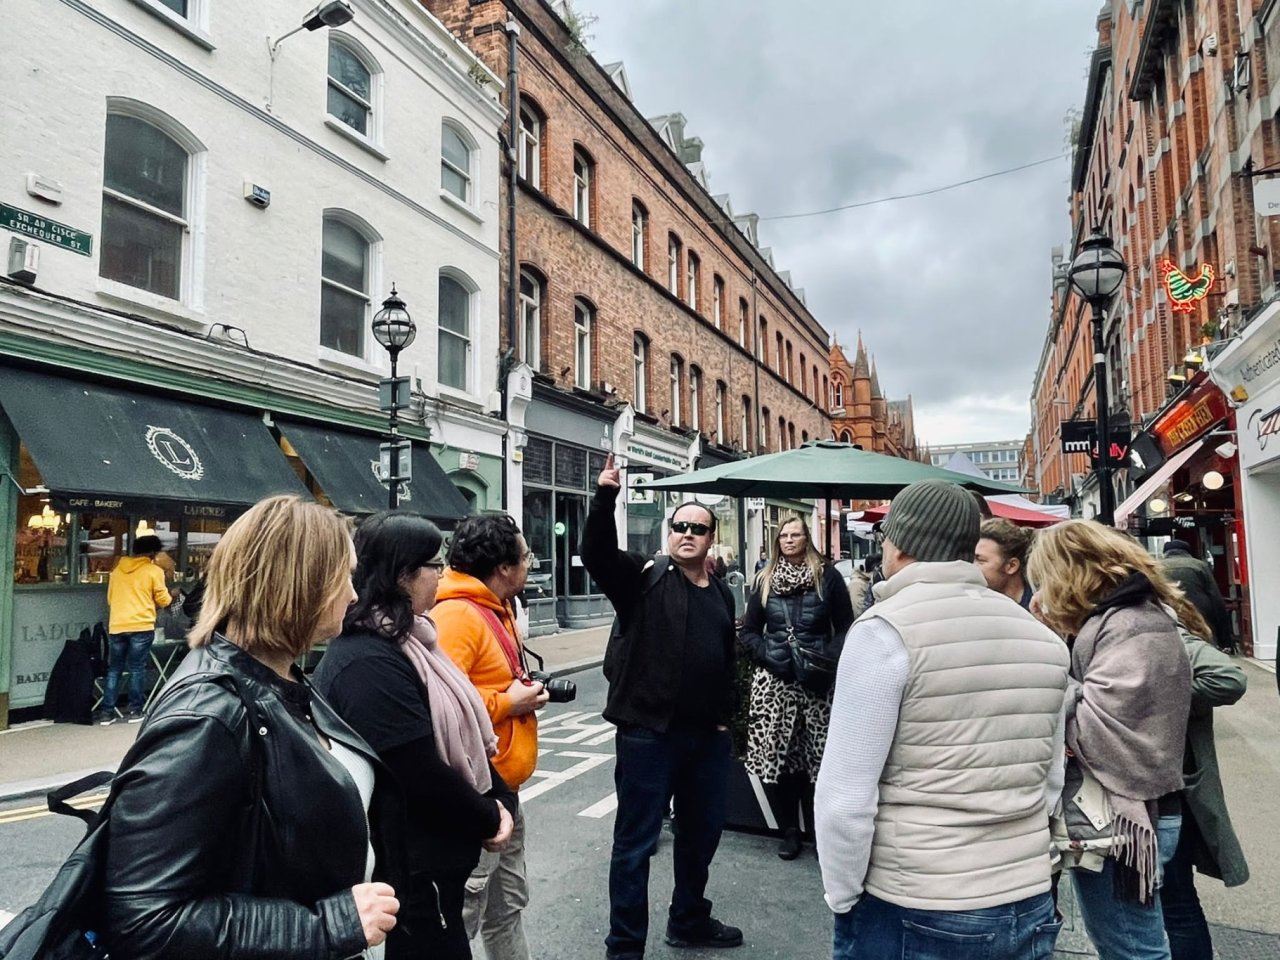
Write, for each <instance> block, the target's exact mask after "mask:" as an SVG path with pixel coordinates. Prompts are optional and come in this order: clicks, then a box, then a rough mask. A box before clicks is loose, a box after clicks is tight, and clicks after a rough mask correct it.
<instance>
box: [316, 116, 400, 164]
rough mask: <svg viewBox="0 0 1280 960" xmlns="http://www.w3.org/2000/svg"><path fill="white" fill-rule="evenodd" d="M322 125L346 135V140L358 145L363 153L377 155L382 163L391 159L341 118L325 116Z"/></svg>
mask: <svg viewBox="0 0 1280 960" xmlns="http://www.w3.org/2000/svg"><path fill="white" fill-rule="evenodd" d="M324 125H325V126H326V127H328V128H329V129H330V130H332V131H333V132H334V133H338V134H341V135H342V136H344V137H346V138H347V139H348V140H350V141H351V142H352V143H354V144H355V145H356V146H357V147H359V148H360V149H361V150H363V151H364V152H365V153H367V154H369V155H370V156H374V157H377V158H378V159H379V160H381V161H382V162H383V163H386V162H387V161H388V160H390V159H391V157H389V156H388V155H387V154H385V153H383V152H382V151H381V150H379V149H378V148H377V147H375V146H374V145H373V141H372V140H370V139H369V138H368V137H366V136H365V135H364V134H362V133H361V132H360V131H359V130H352V129H351V128H350V127H348V126H347V125H346V124H345V123H343V122H342V121H341V120H338V119H336V118H335V117H325V118H324Z"/></svg>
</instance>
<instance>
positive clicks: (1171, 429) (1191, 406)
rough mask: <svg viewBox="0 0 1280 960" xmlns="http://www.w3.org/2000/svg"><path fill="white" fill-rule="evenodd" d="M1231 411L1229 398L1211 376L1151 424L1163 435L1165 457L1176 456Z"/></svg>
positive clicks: (1159, 434)
mask: <svg viewBox="0 0 1280 960" xmlns="http://www.w3.org/2000/svg"><path fill="white" fill-rule="evenodd" d="M1228 412H1229V408H1228V406H1227V398H1226V397H1225V396H1223V395H1222V391H1221V390H1219V389H1218V388H1217V387H1216V386H1215V385H1214V384H1213V382H1212V381H1211V380H1208V379H1205V380H1202V381H1201V382H1200V384H1199V385H1198V386H1197V387H1196V388H1195V389H1193V390H1192V391H1191V392H1190V393H1189V394H1187V396H1185V397H1183V398H1182V399H1181V400H1179V401H1178V402H1177V403H1175V404H1174V405H1173V406H1172V407H1170V408H1169V409H1168V410H1166V411H1165V412H1164V413H1162V414H1161V415H1160V418H1159V419H1158V420H1156V422H1155V423H1153V424H1152V425H1151V432H1152V433H1153V434H1155V435H1156V436H1157V437H1159V438H1160V446H1161V447H1162V448H1163V449H1164V455H1165V456H1166V457H1170V456H1173V454H1174V453H1176V452H1177V451H1178V450H1181V449H1182V448H1183V447H1185V446H1186V445H1187V444H1188V443H1191V442H1192V441H1193V440H1195V439H1196V438H1197V437H1199V436H1200V435H1201V434H1203V433H1207V432H1208V431H1209V430H1210V429H1211V428H1212V427H1213V426H1215V425H1216V424H1217V423H1218V422H1219V421H1221V420H1224V419H1225V418H1226V416H1227V413H1228Z"/></svg>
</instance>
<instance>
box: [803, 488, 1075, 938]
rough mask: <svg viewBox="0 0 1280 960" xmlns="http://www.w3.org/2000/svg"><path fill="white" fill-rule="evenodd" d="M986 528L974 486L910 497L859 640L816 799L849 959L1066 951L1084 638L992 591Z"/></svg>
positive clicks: (892, 518)
mask: <svg viewBox="0 0 1280 960" xmlns="http://www.w3.org/2000/svg"><path fill="white" fill-rule="evenodd" d="M979 523H980V513H979V510H978V504H977V503H976V502H975V501H974V499H973V497H972V496H971V495H970V494H969V493H968V491H966V490H965V489H964V488H963V487H958V486H955V485H953V484H950V483H947V482H945V481H938V480H925V481H921V482H919V483H913V484H911V485H910V486H909V487H907V488H906V489H905V490H903V491H902V492H901V493H899V494H898V496H897V497H895V498H894V500H893V509H892V510H890V511H889V516H888V519H886V520H885V522H884V545H883V546H884V572H885V574H886V575H887V577H888V579H887V580H885V581H884V582H883V583H879V584H877V585H876V586H875V595H876V603H875V605H874V606H872V607H871V608H870V609H869V610H868V611H867V612H866V613H864V614H863V615H862V616H861V617H860V618H859V619H858V621H857V622H856V623H855V624H854V625H853V628H852V629H851V630H850V631H849V636H848V638H847V639H846V640H845V645H844V651H843V652H842V654H841V656H840V667H839V671H838V674H837V677H836V688H835V698H834V700H833V702H832V706H831V727H830V730H829V732H828V734H827V748H826V753H825V754H824V755H823V758H822V769H821V770H820V772H819V773H818V787H817V796H816V799H815V804H814V805H815V820H816V823H817V828H818V854H819V862H820V863H821V865H822V882H823V887H824V888H825V890H826V899H827V904H828V905H829V906H830V908H831V910H832V911H833V912H834V913H835V914H836V917H835V938H834V948H833V955H834V957H835V958H836V960H854V958H857V960H898V958H901V957H904V956H916V955H919V956H922V957H923V956H929V957H935V956H944V955H945V956H946V957H947V958H948V960H973V958H979V957H981V958H983V960H1027V958H1030V957H1046V958H1047V957H1049V956H1050V954H1051V953H1052V950H1053V943H1054V940H1055V939H1056V937H1057V932H1058V929H1059V926H1060V925H1059V924H1058V923H1056V922H1055V920H1054V908H1053V900H1052V898H1051V896H1050V894H1049V886H1050V862H1049V811H1050V809H1051V807H1052V804H1053V803H1054V802H1055V801H1056V799H1057V795H1058V793H1059V792H1060V786H1061V777H1060V776H1057V777H1056V778H1055V776H1054V772H1055V769H1060V767H1061V758H1062V736H1063V722H1062V706H1063V700H1064V694H1065V691H1066V686H1067V665H1068V655H1067V648H1066V645H1065V644H1064V643H1063V642H1062V641H1061V640H1060V639H1059V638H1058V637H1057V636H1056V635H1055V634H1054V632H1053V631H1052V630H1050V629H1049V628H1048V627H1046V626H1044V625H1043V624H1041V623H1039V622H1037V621H1036V619H1035V618H1034V617H1033V616H1032V615H1031V614H1030V613H1028V612H1027V611H1026V610H1023V609H1022V608H1021V607H1019V606H1018V605H1017V604H1014V603H1010V602H1009V599H1008V598H1007V597H1004V596H1001V595H1000V594H997V593H996V592H995V591H993V590H991V589H990V588H988V587H987V584H986V581H985V580H984V579H983V576H982V573H981V571H979V570H978V568H977V567H976V566H974V564H973V555H974V548H975V547H976V546H977V543H978V534H979ZM1055 779H1056V782H1055Z"/></svg>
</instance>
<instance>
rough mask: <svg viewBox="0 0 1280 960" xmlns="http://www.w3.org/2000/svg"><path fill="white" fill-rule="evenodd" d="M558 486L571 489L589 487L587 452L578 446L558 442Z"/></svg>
mask: <svg viewBox="0 0 1280 960" xmlns="http://www.w3.org/2000/svg"><path fill="white" fill-rule="evenodd" d="M556 486H557V487H568V488H569V489H571V490H585V489H587V452H586V451H585V450H580V449H578V448H577V447H570V446H565V445H564V444H556Z"/></svg>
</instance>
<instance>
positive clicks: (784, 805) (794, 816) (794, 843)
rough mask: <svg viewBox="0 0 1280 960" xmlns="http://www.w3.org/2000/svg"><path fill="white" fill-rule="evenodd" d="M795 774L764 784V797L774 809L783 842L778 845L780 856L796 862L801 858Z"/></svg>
mask: <svg viewBox="0 0 1280 960" xmlns="http://www.w3.org/2000/svg"><path fill="white" fill-rule="evenodd" d="M798 786H799V783H798V781H797V780H796V777H795V774H792V773H784V774H783V775H782V776H781V777H779V778H778V782H777V783H766V784H764V795H765V797H766V798H767V799H768V801H769V806H770V807H772V808H773V816H774V819H775V820H777V822H778V830H779V832H780V833H781V834H782V841H781V842H780V843H779V844H778V856H779V857H781V858H782V859H783V860H794V859H795V858H796V857H798V856H800V849H801V842H800V796H799V792H798V790H797V787H798Z"/></svg>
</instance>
